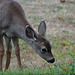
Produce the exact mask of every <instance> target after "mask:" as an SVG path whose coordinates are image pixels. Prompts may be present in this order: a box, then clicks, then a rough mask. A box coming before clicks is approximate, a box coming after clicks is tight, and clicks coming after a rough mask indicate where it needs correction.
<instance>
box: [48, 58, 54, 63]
mask: <svg viewBox="0 0 75 75" xmlns="http://www.w3.org/2000/svg"><path fill="white" fill-rule="evenodd" d="M47 62H48V63H54V62H55V59H54V58H53V59H52V60H49V61H47Z"/></svg>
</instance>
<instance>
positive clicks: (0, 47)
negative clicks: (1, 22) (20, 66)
mask: <svg viewBox="0 0 75 75" xmlns="http://www.w3.org/2000/svg"><path fill="white" fill-rule="evenodd" d="M3 55H4V46H3V36H0V70H1V71H2V60H3Z"/></svg>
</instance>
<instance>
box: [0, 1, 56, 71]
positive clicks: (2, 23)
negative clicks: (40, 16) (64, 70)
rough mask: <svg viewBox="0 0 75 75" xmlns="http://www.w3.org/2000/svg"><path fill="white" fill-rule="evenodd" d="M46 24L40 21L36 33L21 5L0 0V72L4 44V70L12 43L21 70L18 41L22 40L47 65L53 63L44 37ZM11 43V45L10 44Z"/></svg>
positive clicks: (8, 62) (49, 45) (9, 57)
mask: <svg viewBox="0 0 75 75" xmlns="http://www.w3.org/2000/svg"><path fill="white" fill-rule="evenodd" d="M45 34H46V23H45V21H41V22H40V24H39V27H38V33H37V32H35V30H34V29H33V28H32V26H31V25H30V24H29V22H28V21H27V19H26V18H25V12H24V10H23V8H22V7H21V5H20V4H19V3H18V2H16V1H14V0H0V71H2V68H3V67H2V61H3V56H4V51H5V50H4V43H3V38H4V39H5V43H6V62H5V67H4V70H6V69H8V68H9V65H10V59H11V50H12V45H11V44H12V43H13V45H14V49H15V54H16V57H17V61H18V65H19V67H20V68H21V69H22V64H21V58H20V48H19V39H22V40H24V41H25V42H26V43H27V44H28V45H30V46H31V47H32V49H33V50H34V51H35V52H36V53H37V54H38V55H39V56H40V57H42V58H43V59H44V60H46V61H47V62H48V63H54V62H55V58H54V56H53V54H52V51H51V44H50V42H49V41H48V40H47V39H46V37H45ZM11 41H12V43H11Z"/></svg>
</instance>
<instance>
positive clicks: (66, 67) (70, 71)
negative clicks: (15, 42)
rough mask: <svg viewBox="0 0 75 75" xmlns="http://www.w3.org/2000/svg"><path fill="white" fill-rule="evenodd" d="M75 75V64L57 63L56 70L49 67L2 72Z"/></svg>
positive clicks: (16, 74) (0, 73)
mask: <svg viewBox="0 0 75 75" xmlns="http://www.w3.org/2000/svg"><path fill="white" fill-rule="evenodd" d="M74 74H75V63H74V62H72V63H64V64H62V65H61V64H60V63H57V64H56V65H55V66H54V68H52V67H49V68H48V69H45V68H44V69H39V68H36V67H34V68H26V69H25V70H20V71H19V70H13V71H11V70H7V71H5V72H0V75H74Z"/></svg>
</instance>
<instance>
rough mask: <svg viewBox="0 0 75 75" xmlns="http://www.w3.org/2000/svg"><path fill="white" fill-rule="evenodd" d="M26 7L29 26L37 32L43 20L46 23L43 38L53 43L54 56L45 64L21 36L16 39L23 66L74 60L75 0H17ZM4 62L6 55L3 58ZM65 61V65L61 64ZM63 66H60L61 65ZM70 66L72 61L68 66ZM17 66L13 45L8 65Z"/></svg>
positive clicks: (74, 61)
mask: <svg viewBox="0 0 75 75" xmlns="http://www.w3.org/2000/svg"><path fill="white" fill-rule="evenodd" d="M16 1H17V2H19V3H20V5H21V6H22V7H23V9H24V11H25V15H26V18H27V20H28V21H29V23H30V24H31V26H32V27H33V28H34V30H35V31H36V32H37V33H38V26H39V24H40V22H41V21H42V20H44V21H45V22H46V24H47V32H46V38H47V39H48V40H49V41H50V43H51V45H52V53H53V55H54V57H55V59H56V62H55V63H54V64H48V63H47V62H46V61H45V60H43V59H42V58H41V57H40V56H38V55H37V54H36V53H35V52H34V50H33V49H32V48H31V47H30V46H29V45H27V44H26V43H25V42H24V41H23V40H21V39H20V40H19V46H20V49H21V50H20V54H21V61H22V65H23V68H24V69H25V68H26V67H30V68H33V67H37V68H41V69H42V68H45V69H47V68H54V67H60V66H61V67H60V68H63V70H64V68H66V67H65V63H68V64H71V63H75V0H66V1H65V2H61V1H60V0H16ZM3 64H5V56H4V62H3ZM62 64H64V65H62ZM62 66H63V67H62ZM68 67H70V68H72V65H70V66H68ZM13 68H14V69H19V67H18V64H17V59H16V56H15V52H14V49H13V50H12V58H11V64H10V67H9V69H11V70H13ZM66 69H67V68H66Z"/></svg>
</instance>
